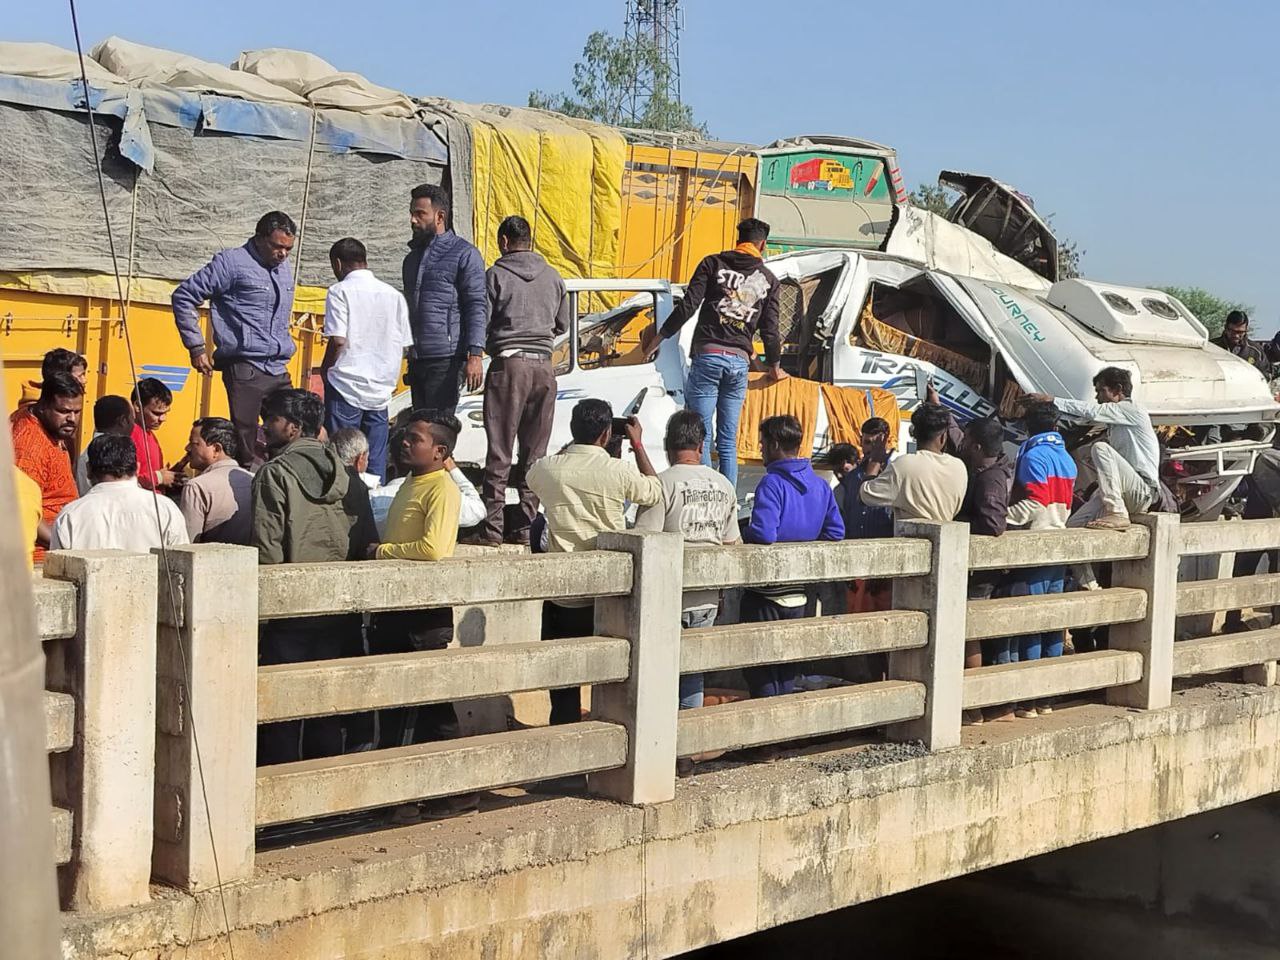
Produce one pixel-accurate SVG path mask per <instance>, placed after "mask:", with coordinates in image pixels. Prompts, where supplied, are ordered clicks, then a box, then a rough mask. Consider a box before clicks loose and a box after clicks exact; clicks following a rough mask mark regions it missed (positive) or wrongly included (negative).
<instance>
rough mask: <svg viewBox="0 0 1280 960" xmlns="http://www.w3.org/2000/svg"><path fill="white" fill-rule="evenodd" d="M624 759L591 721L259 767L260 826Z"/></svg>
mask: <svg viewBox="0 0 1280 960" xmlns="http://www.w3.org/2000/svg"><path fill="white" fill-rule="evenodd" d="M674 706H675V705H674V704H673V705H672V707H673V709H674ZM626 760H627V731H626V729H625V728H623V727H622V726H620V725H618V724H614V723H601V722H600V721H587V722H584V723H567V724H564V725H562V726H558V727H537V728H534V729H530V730H513V731H511V732H508V733H489V734H484V735H483V736H478V737H463V738H462V739H459V740H442V741H439V742H436V743H424V744H420V745H418V746H411V747H395V748H394V749H391V750H374V751H371V752H368V753H352V754H347V755H346V756H342V757H330V758H326V759H324V760H302V761H300V762H298V763H281V764H277V765H275V766H270V767H261V768H259V770H258V806H257V823H258V826H265V825H268V824H272V823H286V822H288V821H291V820H307V819H310V818H312V817H322V816H326V815H328V814H332V813H347V812H350V811H353V810H367V809H370V808H374V807H388V806H393V805H395V804H398V803H407V802H409V801H411V800H422V799H427V798H429V797H447V796H452V795H454V794H459V793H470V792H471V791H474V790H492V789H496V788H498V787H510V786H515V785H516V784H521V783H530V782H532V781H534V780H546V779H551V778H554V777H564V776H570V775H573V774H579V773H593V772H595V771H597V770H608V769H610V768H612V767H619V766H621V765H622V764H624V763H626Z"/></svg>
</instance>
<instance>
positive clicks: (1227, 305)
mask: <svg viewBox="0 0 1280 960" xmlns="http://www.w3.org/2000/svg"><path fill="white" fill-rule="evenodd" d="M1155 289H1157V290H1163V291H1164V292H1165V293H1167V294H1169V296H1171V297H1176V298H1177V299H1179V300H1181V301H1182V305H1183V306H1184V307H1186V308H1187V309H1188V310H1190V311H1191V312H1192V313H1194V314H1195V315H1196V318H1197V319H1198V320H1199V321H1200V322H1201V323H1203V324H1204V325H1205V326H1206V327H1207V328H1208V329H1209V336H1211V337H1216V336H1218V334H1220V333H1222V325H1223V323H1224V322H1225V321H1226V319H1227V314H1228V313H1230V312H1231V311H1232V310H1243V311H1244V312H1245V313H1252V312H1253V307H1251V306H1249V305H1247V304H1244V303H1240V302H1239V301H1238V300H1225V299H1223V298H1222V297H1219V296H1218V295H1217V294H1214V293H1210V292H1209V291H1208V290H1205V289H1204V288H1203V287H1156V288H1155Z"/></svg>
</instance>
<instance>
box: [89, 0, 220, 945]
mask: <svg viewBox="0 0 1280 960" xmlns="http://www.w3.org/2000/svg"><path fill="white" fill-rule="evenodd" d="M67 3H68V4H69V5H70V8H71V31H72V33H73V34H74V36H75V41H76V56H77V57H78V58H79V62H80V82H81V85H82V89H81V92H82V93H83V94H84V109H85V113H86V114H87V115H88V119H89V141H90V145H91V148H92V151H93V165H94V169H95V170H96V171H97V174H98V194H99V197H100V198H101V200H102V217H103V220H104V222H105V225H106V230H107V247H108V250H109V251H110V254H111V269H112V272H113V273H114V274H115V279H116V296H117V302H118V303H119V304H120V321H121V324H122V326H123V329H124V343H125V352H126V353H127V354H128V356H129V375H130V377H131V378H132V380H133V396H134V397H135V398H137V397H139V393H138V367H137V364H136V362H135V360H134V355H133V338H132V337H131V336H130V334H129V316H128V311H129V303H128V301H127V300H126V298H125V291H124V281H123V279H122V278H121V275H120V261H119V259H118V257H117V254H116V243H115V237H114V236H113V234H112V232H111V213H110V211H109V210H108V208H107V186H106V180H105V179H104V177H103V173H102V156H101V154H100V153H99V152H98V131H97V127H96V126H95V121H96V118H95V116H94V112H93V103H92V101H91V99H90V95H89V76H88V72H87V70H86V69H85V62H84V48H83V46H82V45H81V43H80V23H79V20H78V18H77V16H76V0H67ZM142 446H143V450H142V451H141V452H142V456H143V459H144V460H145V461H146V467H147V472H148V473H150V474H151V476H152V477H154V476H155V471H156V469H157V468H159V469H163V468H164V464H158V465H157V464H154V463H152V461H151V445H150V444H146V443H144V444H143V445H142ZM151 496H152V504H153V505H154V506H155V513H156V529H157V531H158V532H159V535H160V536H159V540H160V566H161V568H162V569H163V572H164V579H165V585H166V588H167V590H166V592H167V594H168V599H169V612H170V622H171V623H172V624H173V629H174V635H175V637H176V638H177V645H178V651H179V654H180V656H181V658H182V674H183V679H184V681H186V682H187V683H188V684H189V683H190V679H191V669H190V666H189V664H188V659H187V649H186V644H185V642H184V641H183V638H182V629H181V628H180V627H179V626H178V624H179V623H180V622H181V621H180V620H179V617H178V600H177V590H176V588H175V587H174V577H173V568H172V567H171V565H170V562H169V550H168V545H167V544H166V543H165V536H164V533H165V531H164V522H163V520H162V519H161V517H160V499H159V498H160V493H159V492H158V491H157V490H156V489H155V487H154V484H153V486H152V490H151ZM190 719H191V745H192V750H193V752H194V754H195V760H196V775H197V777H198V778H199V780H200V795H201V797H202V799H203V802H204V810H205V822H206V824H207V825H208V827H209V846H210V850H211V853H212V860H213V875H214V882H215V883H216V884H217V889H218V897H219V899H220V901H221V904H222V923H223V928H224V931H225V933H226V937H227V950H228V952H229V954H230V960H235V956H236V953H235V946H234V945H233V944H232V942H231V922H230V919H229V916H228V914H227V895H226V892H225V891H224V890H223V886H222V870H221V868H220V867H219V864H218V845H217V841H216V839H215V837H214V831H213V819H212V816H211V807H210V804H209V791H208V789H207V787H206V785H205V779H204V762H203V760H202V759H201V754H200V738H199V737H198V736H197V733H196V720H195V712H194V711H191V712H190ZM188 948H190V944H188Z"/></svg>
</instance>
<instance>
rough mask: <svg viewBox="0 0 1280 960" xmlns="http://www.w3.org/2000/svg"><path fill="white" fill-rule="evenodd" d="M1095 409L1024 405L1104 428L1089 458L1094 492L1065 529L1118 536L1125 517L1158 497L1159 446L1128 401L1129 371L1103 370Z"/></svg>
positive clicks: (1067, 403)
mask: <svg viewBox="0 0 1280 960" xmlns="http://www.w3.org/2000/svg"><path fill="white" fill-rule="evenodd" d="M1093 389H1094V392H1095V393H1096V395H1097V403H1086V402H1084V401H1082V400H1070V399H1066V398H1063V397H1051V396H1049V395H1048V394H1032V395H1030V396H1029V397H1027V398H1026V399H1027V401H1041V402H1046V403H1053V404H1056V405H1057V407H1058V410H1059V411H1060V412H1061V413H1062V415H1063V416H1064V417H1069V418H1071V419H1073V420H1080V421H1083V422H1085V423H1094V424H1099V425H1102V426H1105V427H1106V428H1107V438H1106V440H1099V441H1098V442H1097V443H1095V444H1094V445H1093V447H1092V448H1091V450H1090V453H1089V456H1090V459H1091V460H1092V462H1093V470H1094V473H1096V474H1097V477H1098V488H1097V489H1096V490H1095V491H1094V493H1093V496H1092V497H1090V498H1089V500H1088V502H1086V503H1085V505H1084V506H1082V507H1081V508H1080V509H1079V510H1077V511H1076V512H1075V513H1074V514H1072V515H1071V519H1070V520H1068V521H1067V526H1069V527H1088V528H1089V529H1090V530H1123V529H1125V528H1126V527H1128V526H1129V516H1130V514H1134V513H1146V512H1147V511H1148V510H1150V509H1151V505H1152V504H1153V503H1155V502H1156V501H1157V500H1158V499H1159V497H1160V441H1159V440H1158V439H1157V438H1156V431H1155V428H1154V427H1152V425H1151V417H1150V416H1149V415H1148V414H1147V411H1146V410H1145V409H1143V407H1141V406H1140V405H1139V404H1137V403H1135V402H1134V400H1133V378H1132V377H1131V376H1130V375H1129V371H1128V370H1124V369H1121V368H1120V367H1106V368H1105V369H1103V370H1100V371H1098V373H1097V374H1096V375H1095V376H1094V378H1093Z"/></svg>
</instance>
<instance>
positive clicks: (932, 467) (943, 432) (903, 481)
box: [858, 403, 969, 523]
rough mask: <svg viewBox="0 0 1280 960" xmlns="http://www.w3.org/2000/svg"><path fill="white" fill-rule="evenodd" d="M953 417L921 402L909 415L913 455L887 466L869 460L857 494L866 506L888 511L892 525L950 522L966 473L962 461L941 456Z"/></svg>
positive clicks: (956, 510)
mask: <svg viewBox="0 0 1280 960" xmlns="http://www.w3.org/2000/svg"><path fill="white" fill-rule="evenodd" d="M950 425H951V416H950V414H948V413H947V411H946V408H944V407H942V406H940V405H938V404H936V403H922V404H920V406H919V407H917V408H916V411H915V413H913V414H911V434H912V437H913V438H914V439H915V441H916V451H915V453H907V454H903V455H902V456H900V457H898V458H897V459H896V460H893V461H892V462H891V463H889V464H888V465H887V466H885V465H884V464H883V463H882V462H880V461H878V460H872V461H869V462H868V463H867V465H866V468H865V476H866V479H865V480H864V481H863V484H862V487H861V488H860V489H859V491H858V496H859V497H861V499H862V502H863V503H864V504H866V505H867V506H869V507H889V508H890V509H891V510H893V517H894V519H895V520H935V521H937V522H939V523H945V522H947V521H948V520H954V519H955V518H956V514H957V513H959V512H960V506H961V505H962V504H963V503H964V492H965V490H966V489H967V488H968V486H969V471H968V470H966V469H965V465H964V461H962V460H959V459H957V458H956V457H953V456H950V455H949V454H945V453H943V452H942V449H943V447H945V446H946V443H947V430H948V428H949V427H950Z"/></svg>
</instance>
